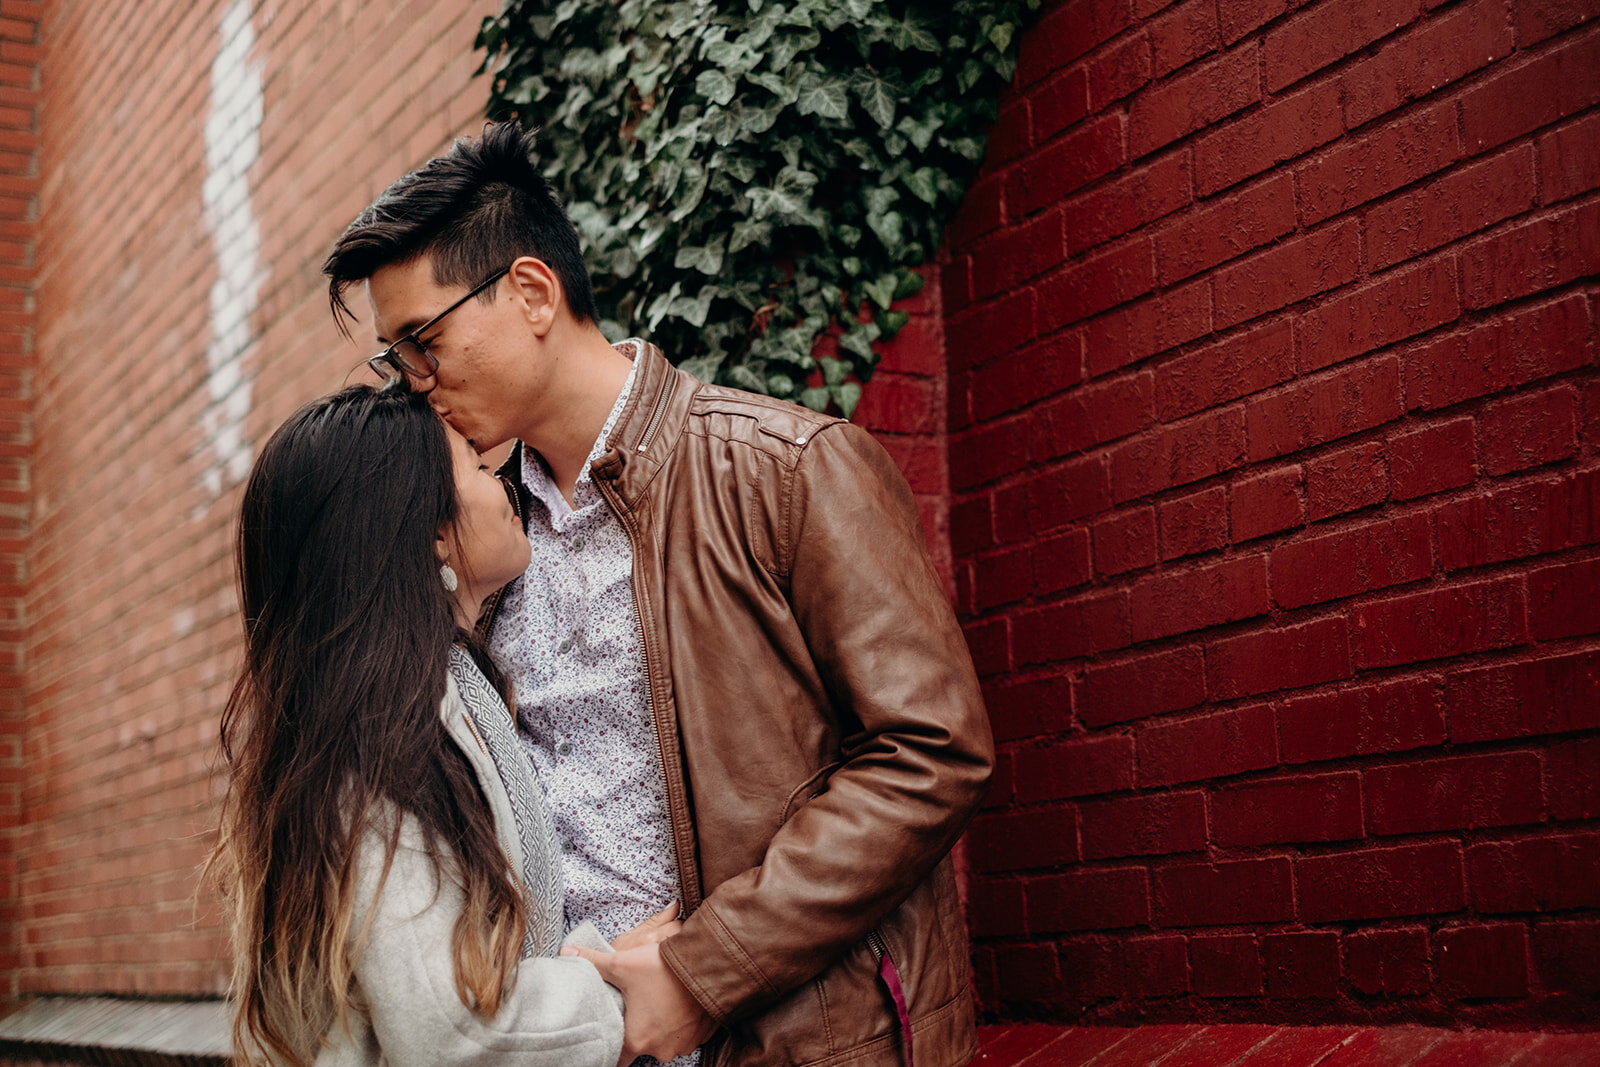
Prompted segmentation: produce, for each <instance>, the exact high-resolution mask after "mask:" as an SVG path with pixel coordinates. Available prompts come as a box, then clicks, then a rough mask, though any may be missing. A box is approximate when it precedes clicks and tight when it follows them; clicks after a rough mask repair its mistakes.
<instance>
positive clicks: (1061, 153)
mask: <svg viewBox="0 0 1600 1067" xmlns="http://www.w3.org/2000/svg"><path fill="white" fill-rule="evenodd" d="M1123 122H1124V119H1123V116H1122V114H1121V113H1120V112H1113V113H1112V114H1109V115H1102V116H1101V117H1099V118H1097V119H1094V120H1093V121H1091V122H1088V123H1086V124H1084V125H1082V126H1079V127H1078V128H1077V129H1075V130H1073V131H1072V132H1071V133H1068V134H1066V135H1065V136H1063V137H1061V138H1060V139H1059V140H1056V141H1054V142H1052V143H1050V144H1049V145H1047V146H1045V147H1044V148H1041V149H1040V150H1039V151H1037V152H1035V153H1033V154H1032V155H1031V156H1029V157H1028V158H1027V159H1026V160H1024V161H1023V162H1022V163H1021V164H1019V165H1018V166H1017V167H1016V168H1015V169H1014V170H1013V171H1012V176H1011V178H1010V180H1009V182H1008V184H1007V185H1006V205H1007V208H1008V209H1009V210H1010V211H1011V212H1012V214H1013V216H1021V215H1031V214H1033V213H1034V212H1036V211H1038V210H1039V209H1040V208H1044V207H1048V206H1050V205H1051V204H1054V203H1055V202H1056V201H1058V200H1060V199H1061V198H1063V197H1065V196H1066V195H1067V194H1069V193H1071V192H1074V191H1075V190H1078V189H1081V188H1083V187H1084V186H1085V185H1088V184H1089V183H1090V182H1092V181H1094V180H1095V179H1096V178H1100V177H1104V176H1105V175H1107V174H1109V173H1111V172H1112V171H1114V170H1116V169H1117V168H1118V167H1120V166H1121V165H1122V164H1123V163H1124V162H1126V161H1127V152H1126V149H1125V148H1124V133H1123Z"/></svg>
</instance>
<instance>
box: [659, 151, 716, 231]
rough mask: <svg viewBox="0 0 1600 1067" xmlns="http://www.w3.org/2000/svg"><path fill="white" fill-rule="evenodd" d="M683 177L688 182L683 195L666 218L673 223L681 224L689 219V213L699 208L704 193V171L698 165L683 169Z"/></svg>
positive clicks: (703, 168)
mask: <svg viewBox="0 0 1600 1067" xmlns="http://www.w3.org/2000/svg"><path fill="white" fill-rule="evenodd" d="M684 172H685V176H686V177H687V178H688V179H689V182H688V184H687V185H686V186H684V190H683V195H682V196H681V197H679V199H678V204H677V206H676V207H674V208H673V209H672V212H671V214H669V215H668V216H667V217H668V218H669V219H671V220H672V221H673V222H682V221H683V220H684V219H686V218H688V217H689V214H690V212H692V211H694V209H695V208H697V207H699V206H700V198H701V197H702V196H704V195H705V192H706V178H707V174H706V169H705V167H702V166H700V165H699V164H698V163H696V164H692V165H691V166H690V167H685V168H684Z"/></svg>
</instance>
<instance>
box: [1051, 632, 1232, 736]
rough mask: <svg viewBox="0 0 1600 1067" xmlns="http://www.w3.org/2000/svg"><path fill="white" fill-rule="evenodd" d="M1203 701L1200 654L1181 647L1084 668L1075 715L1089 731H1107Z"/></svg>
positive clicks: (1203, 690) (1196, 649)
mask: <svg viewBox="0 0 1600 1067" xmlns="http://www.w3.org/2000/svg"><path fill="white" fill-rule="evenodd" d="M1205 699H1206V680H1205V670H1204V667H1203V663H1202V660H1201V654H1200V650H1199V649H1198V648H1186V647H1180V648H1175V649H1170V650H1168V651H1164V652H1157V653H1155V654H1154V655H1149V656H1139V657H1137V658H1134V659H1128V660H1123V661H1121V662H1117V663H1111V664H1106V665H1103V666H1102V665H1095V666H1091V667H1089V668H1087V669H1086V670H1085V671H1084V676H1083V682H1082V684H1081V686H1080V688H1079V691H1078V704H1079V711H1078V714H1079V718H1080V719H1081V720H1082V721H1083V723H1084V724H1085V725H1087V726H1108V725H1110V724H1111V723H1117V722H1130V721H1132V720H1134V719H1143V718H1146V717H1148V716H1151V715H1161V714H1164V713H1166V712H1169V711H1181V710H1183V709H1184V708H1191V707H1194V706H1195V705H1196V704H1200V703H1203V702H1204V701H1205Z"/></svg>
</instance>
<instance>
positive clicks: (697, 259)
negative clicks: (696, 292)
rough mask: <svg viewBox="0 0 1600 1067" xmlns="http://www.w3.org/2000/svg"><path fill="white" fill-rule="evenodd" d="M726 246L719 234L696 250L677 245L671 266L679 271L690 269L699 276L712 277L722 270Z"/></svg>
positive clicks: (691, 246)
mask: <svg viewBox="0 0 1600 1067" xmlns="http://www.w3.org/2000/svg"><path fill="white" fill-rule="evenodd" d="M726 244H727V238H726V237H724V236H722V235H720V234H719V235H718V236H717V237H715V238H713V239H712V240H710V241H708V242H706V243H705V244H704V245H702V246H700V247H698V248H696V247H694V246H693V245H679V246H678V252H677V255H676V256H674V257H673V260H672V265H673V266H674V267H676V268H678V269H679V270H684V269H686V268H690V269H693V270H697V271H699V272H700V273H701V274H712V275H714V274H716V273H717V272H718V271H720V270H722V256H723V249H724V247H725V246H726Z"/></svg>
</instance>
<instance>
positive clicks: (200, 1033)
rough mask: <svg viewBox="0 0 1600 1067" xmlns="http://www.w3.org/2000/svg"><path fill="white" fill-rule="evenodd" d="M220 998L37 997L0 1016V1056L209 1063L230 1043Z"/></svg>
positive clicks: (163, 1066)
mask: <svg viewBox="0 0 1600 1067" xmlns="http://www.w3.org/2000/svg"><path fill="white" fill-rule="evenodd" d="M228 1027H229V1022H228V1005H227V1003H226V1002H225V1001H221V1000H187V1001H178V1000H169V1001H160V1000H124V999H121V998H117V997H39V998H38V999H36V1000H34V1001H32V1002H30V1003H29V1004H28V1005H27V1006H26V1007H24V1008H23V1009H22V1010H20V1011H18V1012H16V1013H15V1014H13V1015H9V1016H7V1017H6V1018H5V1019H0V1060H12V1061H15V1060H28V1061H35V1062H45V1063H94V1064H106V1065H110V1067H214V1065H221V1064H225V1063H226V1062H227V1059H228V1054H229V1051H230V1048H231V1041H230V1039H229V1035H228Z"/></svg>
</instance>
